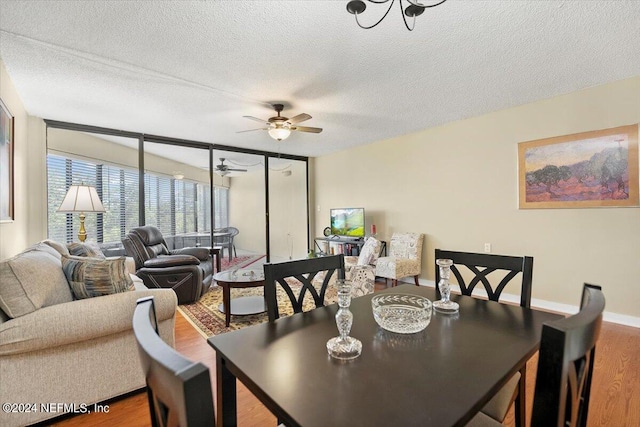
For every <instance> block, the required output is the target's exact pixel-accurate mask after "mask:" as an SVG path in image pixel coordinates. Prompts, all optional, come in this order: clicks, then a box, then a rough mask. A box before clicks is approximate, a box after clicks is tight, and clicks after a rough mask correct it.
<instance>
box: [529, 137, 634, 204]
mask: <svg viewBox="0 0 640 427" xmlns="http://www.w3.org/2000/svg"><path fill="white" fill-rule="evenodd" d="M518 190H519V192H518V199H519V207H520V209H550V208H551V209H553V208H591V207H624V206H638V125H637V124H634V125H628V126H620V127H615V128H610V129H602V130H596V131H589V132H582V133H576V134H571V135H564V136H558V137H553V138H546V139H539V140H534V141H527V142H521V143H519V144H518Z"/></svg>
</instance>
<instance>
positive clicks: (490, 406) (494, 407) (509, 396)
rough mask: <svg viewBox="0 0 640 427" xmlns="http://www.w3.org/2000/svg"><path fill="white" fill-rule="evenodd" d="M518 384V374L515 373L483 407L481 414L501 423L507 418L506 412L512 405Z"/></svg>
mask: <svg viewBox="0 0 640 427" xmlns="http://www.w3.org/2000/svg"><path fill="white" fill-rule="evenodd" d="M519 382H520V372H516V374H515V375H514V376H512V377H511V379H510V380H509V381H508V382H507V383H506V384H505V385H504V386H503V387H502V388H501V389H500V391H499V392H497V393H496V394H495V395H494V396H493V397H492V398H491V400H490V401H489V402H488V403H487V404H486V405H484V408H482V409H481V412H483V413H485V414H486V415H489V416H490V417H491V418H493V419H494V420H496V421H499V422H502V421H504V419H505V417H506V416H507V411H508V410H509V407H510V406H511V404H512V403H513V399H514V397H515V395H516V392H517V389H518V384H519Z"/></svg>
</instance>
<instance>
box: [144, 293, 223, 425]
mask: <svg viewBox="0 0 640 427" xmlns="http://www.w3.org/2000/svg"><path fill="white" fill-rule="evenodd" d="M133 332H134V335H135V337H136V341H137V343H138V351H139V353H140V361H141V364H142V370H143V372H144V375H145V378H146V382H147V397H148V399H149V410H150V412H151V425H152V426H159V427H165V426H166V427H172V426H190V427H192V426H195V427H197V426H211V425H214V423H215V417H214V409H213V394H212V391H211V378H210V376H209V368H207V367H206V366H205V365H203V364H202V363H200V362H197V363H194V362H192V361H190V360H188V359H186V358H184V357H183V356H182V355H181V354H180V353H178V352H177V351H175V350H174V349H173V348H172V347H171V346H170V345H168V344H167V343H165V342H164V341H163V340H162V338H160V336H159V335H158V331H157V323H156V314H155V306H154V301H153V297H145V298H140V299H139V300H138V302H137V306H136V309H135V311H134V314H133Z"/></svg>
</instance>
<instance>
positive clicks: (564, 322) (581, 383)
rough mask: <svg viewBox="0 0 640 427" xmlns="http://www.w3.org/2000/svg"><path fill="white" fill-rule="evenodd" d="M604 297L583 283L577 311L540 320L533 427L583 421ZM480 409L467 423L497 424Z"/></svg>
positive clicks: (577, 426)
mask: <svg viewBox="0 0 640 427" xmlns="http://www.w3.org/2000/svg"><path fill="white" fill-rule="evenodd" d="M604 307H605V298H604V294H603V293H602V288H601V287H600V286H596V285H590V284H587V283H585V284H584V287H583V290H582V300H581V302H580V311H579V312H578V314H574V315H573V316H569V317H566V318H564V319H559V320H555V321H553V322H547V323H545V324H544V325H543V326H542V337H541V340H540V350H539V353H538V370H537V373H536V386H535V393H534V396H533V413H532V417H531V427H554V426H555V427H585V426H586V425H587V415H588V410H589V395H590V391H591V380H592V378H593V366H594V363H595V351H596V343H597V341H598V337H599V336H600V329H601V327H602V313H603V311H604ZM501 425H502V424H500V423H498V422H496V421H495V420H493V419H492V418H490V417H488V416H487V415H485V414H483V413H482V412H479V413H478V415H476V416H475V417H474V418H473V419H472V420H471V422H469V423H468V424H467V426H468V427H492V426H501Z"/></svg>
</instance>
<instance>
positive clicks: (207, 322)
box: [178, 280, 337, 338]
mask: <svg viewBox="0 0 640 427" xmlns="http://www.w3.org/2000/svg"><path fill="white" fill-rule="evenodd" d="M288 282H289V281H288ZM289 284H290V286H291V288H292V290H293V291H294V293H297V291H299V289H300V282H298V281H297V280H293V281H292V282H289ZM263 291H264V289H263V288H246V289H231V299H233V298H239V297H245V296H262V295H264V293H263ZM277 296H278V311H279V312H280V316H281V317H282V316H290V315H291V314H293V308H292V307H291V302H290V301H289V297H288V296H287V294H286V293H285V291H284V290H283V289H282V287H281V286H278V289H277ZM336 299H337V292H336V289H335V288H333V287H331V286H330V287H329V288H327V291H326V293H325V301H326V302H325V303H330V302H332V301H336ZM220 304H222V287H220V286H218V285H213V286H212V287H211V289H210V290H209V292H207V293H206V294H204V295H203V296H202V298H200V300H199V301H197V302H195V303H192V304H184V305H180V306H178V310H179V311H180V313H182V315H183V316H184V317H185V318H186V319H187V320H189V321H190V322H191V324H192V325H194V326H195V327H196V328H197V329H198V331H199V332H200V334H201V335H203V336H204V337H205V338H208V337H210V336H212V335H219V334H222V333H225V332H229V331H233V330H236V329H241V328H244V327H246V326H250V325H255V324H258V323H264V322H267V321H268V320H269V318H268V316H267V313H266V312H264V313H260V314H252V315H248V316H234V315H231V322H230V323H229V327H226V326H225V324H224V323H225V317H224V313H222V312H220V310H219V309H218V306H219V305H220ZM314 307H315V304H314V303H313V297H312V296H311V295H310V294H309V293H308V292H307V293H306V295H305V299H304V304H303V310H304V311H307V310H311V309H313V308H314Z"/></svg>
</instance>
